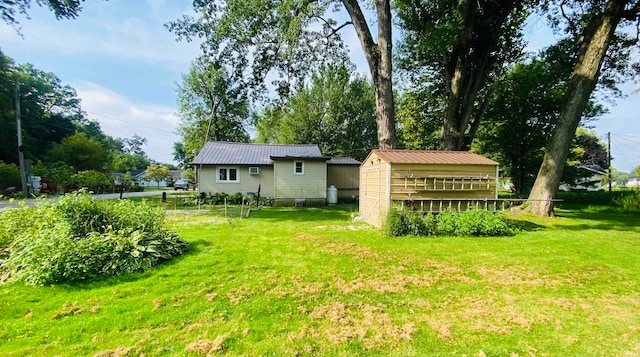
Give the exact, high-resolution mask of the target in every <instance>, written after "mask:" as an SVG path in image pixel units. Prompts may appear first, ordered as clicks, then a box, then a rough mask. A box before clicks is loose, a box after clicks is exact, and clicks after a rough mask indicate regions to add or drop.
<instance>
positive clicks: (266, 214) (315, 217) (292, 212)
mask: <svg viewBox="0 0 640 357" xmlns="http://www.w3.org/2000/svg"><path fill="white" fill-rule="evenodd" d="M354 209H355V208H354V207H352V206H332V207H303V208H290V207H287V208H263V209H261V210H259V211H256V212H253V213H251V215H250V218H252V219H259V220H265V221H277V222H286V221H290V222H319V221H338V222H339V221H343V222H344V221H351V213H352V212H354ZM354 214H356V213H354Z"/></svg>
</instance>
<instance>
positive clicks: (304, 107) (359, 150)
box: [253, 65, 378, 160]
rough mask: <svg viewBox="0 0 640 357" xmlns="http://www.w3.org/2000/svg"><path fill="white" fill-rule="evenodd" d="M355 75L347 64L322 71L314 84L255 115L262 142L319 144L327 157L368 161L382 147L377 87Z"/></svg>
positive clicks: (315, 76)
mask: <svg viewBox="0 0 640 357" xmlns="http://www.w3.org/2000/svg"><path fill="white" fill-rule="evenodd" d="M352 72H353V71H352V70H351V69H350V68H349V67H347V66H346V65H326V66H322V67H321V68H320V70H319V72H317V73H314V74H313V75H312V77H311V81H310V83H309V84H308V85H301V86H299V87H298V88H296V89H295V92H294V93H293V94H292V95H291V97H289V98H287V99H286V101H284V102H283V103H278V104H276V105H274V106H271V107H268V108H266V109H265V110H264V112H263V113H262V114H261V115H255V116H254V119H253V120H254V126H255V127H256V131H257V133H258V137H257V138H256V141H257V142H265V143H279V144H307V143H314V144H318V146H319V147H320V150H321V151H322V152H323V153H324V154H325V155H329V156H349V157H353V158H355V159H358V160H362V159H364V158H365V157H366V155H367V154H368V153H369V151H371V149H372V148H374V147H376V146H377V143H378V137H377V131H376V104H375V95H374V89H373V85H372V84H371V83H370V82H369V81H368V80H367V79H366V78H364V77H361V76H357V75H353V73H352ZM354 137H357V138H358V140H353V138H354Z"/></svg>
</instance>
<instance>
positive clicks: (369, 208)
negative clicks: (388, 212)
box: [360, 167, 381, 227]
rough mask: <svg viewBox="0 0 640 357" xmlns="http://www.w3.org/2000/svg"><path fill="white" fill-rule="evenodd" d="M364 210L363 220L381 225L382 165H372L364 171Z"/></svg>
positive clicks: (362, 213) (377, 225)
mask: <svg viewBox="0 0 640 357" xmlns="http://www.w3.org/2000/svg"><path fill="white" fill-rule="evenodd" d="M362 181H363V183H364V212H360V214H361V215H362V220H363V221H364V222H367V223H369V224H372V225H374V226H376V227H380V223H381V222H380V167H372V168H368V169H365V171H364V180H362Z"/></svg>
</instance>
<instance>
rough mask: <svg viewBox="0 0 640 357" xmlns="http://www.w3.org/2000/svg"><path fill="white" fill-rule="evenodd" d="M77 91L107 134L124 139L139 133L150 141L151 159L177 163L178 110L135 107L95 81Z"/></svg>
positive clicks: (87, 110) (150, 106)
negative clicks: (175, 144)
mask: <svg viewBox="0 0 640 357" xmlns="http://www.w3.org/2000/svg"><path fill="white" fill-rule="evenodd" d="M75 88H76V90H77V93H78V97H80V98H81V99H82V108H83V109H84V110H85V111H86V112H87V114H88V116H89V118H90V119H92V120H96V121H98V122H99V123H100V126H101V128H102V130H103V131H104V132H105V133H106V134H108V135H110V136H113V137H121V138H129V137H132V136H133V135H134V134H138V135H139V136H142V137H144V138H146V139H147V144H146V145H145V147H144V150H145V152H146V153H147V155H148V156H149V157H150V158H152V159H154V160H156V161H160V162H164V163H169V162H172V161H173V153H172V152H173V143H174V142H176V141H179V137H178V135H176V134H175V129H176V127H177V124H178V121H179V118H178V117H177V116H176V115H175V108H172V107H169V106H163V105H156V104H149V105H141V104H134V103H132V102H130V101H129V100H128V99H127V98H125V97H124V96H122V95H120V94H119V93H116V92H114V91H111V90H109V89H107V88H104V87H101V86H100V85H98V84H95V83H91V82H81V83H78V84H76V85H75Z"/></svg>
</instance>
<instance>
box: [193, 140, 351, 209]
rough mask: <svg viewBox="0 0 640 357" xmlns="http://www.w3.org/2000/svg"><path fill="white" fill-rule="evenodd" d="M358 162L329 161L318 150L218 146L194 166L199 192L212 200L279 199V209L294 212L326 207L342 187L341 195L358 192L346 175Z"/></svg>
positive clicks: (211, 145) (210, 145)
mask: <svg viewBox="0 0 640 357" xmlns="http://www.w3.org/2000/svg"><path fill="white" fill-rule="evenodd" d="M332 160H333V161H332ZM356 162H357V161H355V160H353V159H348V158H334V159H332V158H330V157H327V156H324V155H322V153H321V152H320V148H319V147H318V146H317V145H276V144H248V143H235V142H224V141H212V142H208V143H207V144H206V145H205V146H204V148H203V149H202V151H200V153H199V154H198V156H196V158H195V159H194V161H193V165H194V167H195V169H196V175H197V181H198V190H199V191H200V192H204V193H205V194H207V195H213V194H215V193H218V192H224V193H227V194H230V195H232V194H235V193H238V192H239V193H242V194H243V195H246V194H248V193H254V194H257V193H258V192H259V194H260V196H261V197H270V198H273V200H274V204H275V205H278V206H288V205H290V206H293V205H296V204H304V205H325V204H326V200H327V188H328V187H329V185H334V186H335V187H337V189H338V194H340V191H341V190H342V189H343V188H349V189H351V190H353V188H354V187H353V185H354V184H353V178H344V177H342V176H341V174H340V172H345V173H350V170H349V168H350V167H353V166H354V165H356ZM358 164H359V163H358ZM334 166H335V169H331V170H330V171H329V170H328V167H334ZM340 167H342V169H340ZM328 172H329V174H328ZM328 175H330V176H331V177H332V179H331V182H329V181H328V179H327V178H328ZM356 187H357V186H356Z"/></svg>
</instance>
